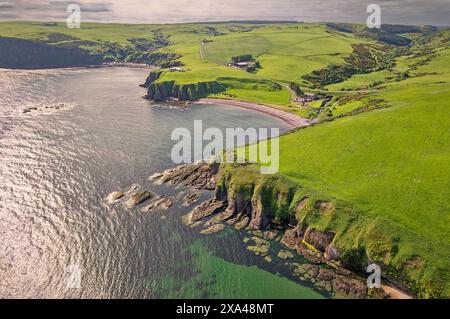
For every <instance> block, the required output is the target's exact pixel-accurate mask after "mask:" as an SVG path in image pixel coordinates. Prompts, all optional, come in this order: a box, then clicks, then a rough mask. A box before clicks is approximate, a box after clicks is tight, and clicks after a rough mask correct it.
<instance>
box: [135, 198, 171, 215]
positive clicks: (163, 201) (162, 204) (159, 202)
mask: <svg viewBox="0 0 450 319" xmlns="http://www.w3.org/2000/svg"><path fill="white" fill-rule="evenodd" d="M172 205H173V197H163V196H162V197H157V198H156V199H155V200H154V201H153V202H151V203H150V204H149V205H147V206H145V207H143V208H142V209H141V212H143V213H148V212H151V211H152V210H156V209H162V210H167V209H169V208H170V207H172Z"/></svg>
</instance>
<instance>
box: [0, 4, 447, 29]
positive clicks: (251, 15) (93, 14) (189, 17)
mask: <svg viewBox="0 0 450 319" xmlns="http://www.w3.org/2000/svg"><path fill="white" fill-rule="evenodd" d="M371 3H374V4H378V5H379V6H380V8H381V18H382V23H398V24H415V25H424V24H430V25H442V26H449V25H450V0H370V1H365V0H226V1H223V0H77V1H71V0H0V20H1V21H4V20H38V21H64V20H66V18H67V15H68V14H67V13H66V8H67V6H68V5H69V4H78V5H80V7H81V14H82V15H81V17H82V21H95V22H120V23H180V22H199V21H229V20H290V21H304V22H317V21H326V22H328V21H335V22H361V23H364V22H365V21H366V19H367V17H368V15H369V14H368V13H367V12H366V9H367V6H368V5H369V4H371Z"/></svg>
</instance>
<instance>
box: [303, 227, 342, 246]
mask: <svg viewBox="0 0 450 319" xmlns="http://www.w3.org/2000/svg"><path fill="white" fill-rule="evenodd" d="M333 238H334V234H333V233H330V232H322V231H317V230H315V229H313V228H312V227H311V226H309V227H308V229H307V230H306V232H305V235H304V237H303V240H304V241H305V242H306V243H308V244H310V245H311V246H313V247H314V248H316V249H317V250H319V251H320V252H322V253H324V252H325V251H326V249H327V248H328V246H329V245H330V244H331V242H332V240H333Z"/></svg>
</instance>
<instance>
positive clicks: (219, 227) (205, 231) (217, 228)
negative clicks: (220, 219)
mask: <svg viewBox="0 0 450 319" xmlns="http://www.w3.org/2000/svg"><path fill="white" fill-rule="evenodd" d="M224 229H225V225H223V224H216V225H213V226H211V227H209V228H206V229H203V230H202V231H200V234H203V235H209V234H214V233H218V232H220V231H222V230H224Z"/></svg>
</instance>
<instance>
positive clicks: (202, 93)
mask: <svg viewBox="0 0 450 319" xmlns="http://www.w3.org/2000/svg"><path fill="white" fill-rule="evenodd" d="M153 76H155V77H156V75H153ZM145 85H148V92H147V98H148V99H151V100H153V101H157V102H158V101H166V100H170V99H177V100H180V101H192V100H197V99H200V98H204V97H207V96H208V95H210V94H215V93H219V92H222V91H224V87H223V86H222V85H220V83H219V82H217V81H211V82H198V83H192V84H178V83H176V82H175V81H164V82H154V81H153V82H151V81H150V80H149V81H146V84H145Z"/></svg>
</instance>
